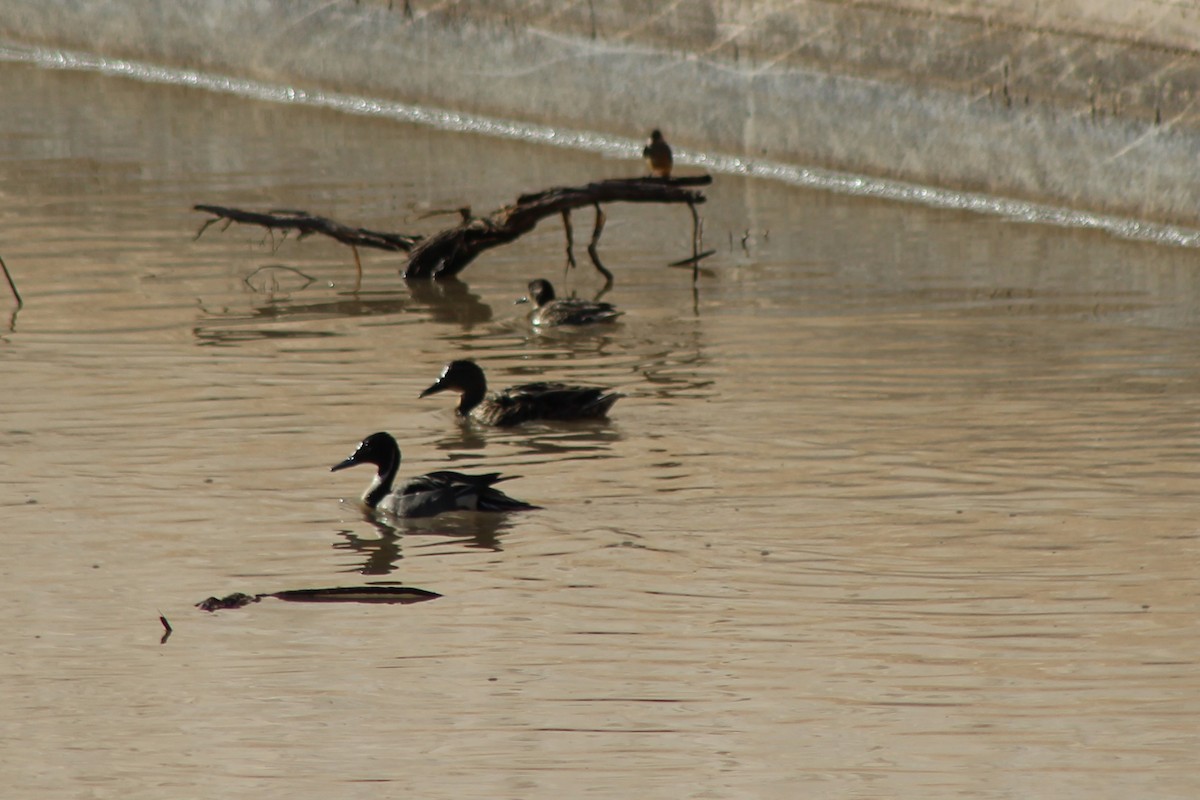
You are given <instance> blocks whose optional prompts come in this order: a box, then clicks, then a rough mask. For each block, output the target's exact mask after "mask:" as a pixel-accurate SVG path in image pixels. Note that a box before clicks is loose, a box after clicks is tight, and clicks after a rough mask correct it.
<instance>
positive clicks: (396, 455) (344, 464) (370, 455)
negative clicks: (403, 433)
mask: <svg viewBox="0 0 1200 800" xmlns="http://www.w3.org/2000/svg"><path fill="white" fill-rule="evenodd" d="M399 461H400V448H399V446H398V445H397V444H396V440H395V439H393V438H392V435H391V434H390V433H384V432H383V431H380V432H379V433H372V434H371V435H370V436H368V437H367V438H365V439H363V440H362V441H361V442H359V443H358V448H357V449H355V451H354V452H353V453H352V454H351V455H350V457H349V458H347V459H345V460H344V461H339V462H338V463H336V464H334V465H333V466H332V467H330V468H329V471H330V472H337V471H338V470H342V469H346V468H348V467H353V466H357V465H358V464H374V465H375V466H376V467H379V468H381V469H388V468H390V467H394V466H395V465H396V464H397V463H398V462H399Z"/></svg>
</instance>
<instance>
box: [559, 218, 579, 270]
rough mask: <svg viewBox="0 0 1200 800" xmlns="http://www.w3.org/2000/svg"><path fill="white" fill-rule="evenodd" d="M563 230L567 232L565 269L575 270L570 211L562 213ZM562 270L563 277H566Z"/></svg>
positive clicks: (573, 239)
mask: <svg viewBox="0 0 1200 800" xmlns="http://www.w3.org/2000/svg"><path fill="white" fill-rule="evenodd" d="M562 221H563V229H564V230H565V231H566V232H567V269H575V266H576V264H575V232H574V231H573V230H572V229H571V209H569V208H564V209H563V211H562ZM566 274H567V272H566V270H563V275H566Z"/></svg>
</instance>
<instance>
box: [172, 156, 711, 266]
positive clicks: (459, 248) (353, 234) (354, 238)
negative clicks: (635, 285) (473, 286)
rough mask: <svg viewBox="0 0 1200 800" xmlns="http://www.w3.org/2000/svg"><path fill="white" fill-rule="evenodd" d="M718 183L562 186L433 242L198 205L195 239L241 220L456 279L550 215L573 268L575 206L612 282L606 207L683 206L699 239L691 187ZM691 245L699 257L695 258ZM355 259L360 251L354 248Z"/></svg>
mask: <svg viewBox="0 0 1200 800" xmlns="http://www.w3.org/2000/svg"><path fill="white" fill-rule="evenodd" d="M710 183H712V178H711V177H710V176H708V175H698V176H695V177H685V178H615V179H612V180H606V181H597V182H595V183H589V184H586V185H584V186H560V187H554V188H551V189H546V190H544V191H541V192H536V193H534V194H524V195H521V196H520V197H518V198H517V202H515V203H513V204H511V205H507V206H505V207H503V208H501V209H498V210H496V211H493V212H492V213H491V214H489V215H487V216H486V217H473V216H471V215H470V213H469V211H466V210H464V211H463V213H462V217H463V219H462V222H461V223H459V224H458V225H455V226H454V227H451V228H446V229H445V230H442V231H439V232H438V233H435V234H433V235H432V236H428V237H422V236H417V235H406V234H399V233H383V232H379V231H370V230H367V229H365V228H351V227H349V226H346V225H343V224H341V223H339V222H335V221H333V220H330V219H326V218H324V217H318V216H314V215H311V214H308V213H307V212H304V211H272V212H267V213H260V212H255V211H243V210H240V209H236V208H226V207H224V206H214V205H197V206H195V209H196V210H197V211H203V212H205V213H208V214H212V215H213V218H212V219H210V220H208V221H207V222H205V223H204V225H203V226H201V228H200V230H199V231H198V232H197V233H196V237H197V238H199V237H200V235H201V234H202V233H204V231H205V230H207V229H208V227H209V226H210V225H212V224H213V223H215V222H217V221H218V220H225V221H226V224H225V227H226V228H227V227H228V226H229V225H230V224H232V223H234V222H238V223H241V224H247V225H260V226H262V227H264V228H267V229H268V230H272V231H274V230H282V231H284V232H287V231H292V230H295V231H299V234H300V238H303V237H305V236H309V235H311V234H314V233H320V234H323V235H325V236H330V237H332V238H334V239H336V240H337V241H339V242H342V243H343V244H347V245H350V246H351V247H353V248H358V247H371V248H375V249H377V250H389V251H393V252H406V253H408V263H407V264H406V265H405V268H404V278H405V279H406V280H414V279H425V278H451V277H454V276H455V275H457V274H458V273H459V272H461V271H462V270H463V269H465V268H466V267H467V265H468V264H470V263H471V262H472V261H474V260H475V258H476V257H477V256H478V255H479V254H480V253H482V252H484V251H485V250H489V249H491V248H493V247H498V246H500V245H503V244H508V243H509V242H512V241H515V240H516V239H518V238H519V237H521V236H523V235H524V234H526V233H529V232H530V231H531V230H533V229H534V227H536V226H537V224H538V222H540V221H541V220H543V219H545V218H546V217H550V216H555V215H558V216H561V217H562V219H563V223H564V226H565V228H566V231H567V258H568V260H569V261H570V262H572V263H573V262H574V255H573V254H572V253H571V247H572V243H573V239H572V235H571V228H570V225H571V221H570V219H571V218H570V212H571V211H572V210H573V209H576V208H583V207H585V206H593V207H594V208H595V209H596V214H597V217H596V226H595V229H594V231H593V234H592V241H591V244H590V245H588V253H589V255H590V256H591V257H592V263H593V264H594V265H595V266H596V269H598V270H599V271H600V272H601V273H603V274H604V275H605V277H606V279H607V280H608V282H609V283H610V284H611V282H612V273H610V272H609V271H608V270H607V269H605V268H604V265H603V264H601V263H600V260H599V256H598V255H597V252H596V244H597V242H598V240H599V237H600V232H601V231H602V230H603V228H604V215H603V212H602V211H601V210H600V205H601V204H602V203H684V204H686V205H688V206H689V207H690V208H691V210H692V219H693V226H694V230H693V240H694V241H696V240H698V237H699V224H700V223H699V216H698V215H697V214H696V211H695V207H696V205H698V204H700V203H703V202H704V200H705V197H704V195H703V193H701V192H699V191H696V190H694V189H692V188H689V187H695V186H706V185H708V184H710ZM695 249H696V248H695V245H693V255H695V252H694V251H695ZM356 255H357V250H356Z"/></svg>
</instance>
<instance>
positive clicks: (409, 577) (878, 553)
mask: <svg viewBox="0 0 1200 800" xmlns="http://www.w3.org/2000/svg"><path fill="white" fill-rule="evenodd" d="M0 101H2V103H3V108H4V109H5V113H4V115H3V116H0V222H2V224H0V255H2V256H3V258H4V259H5V261H6V263H7V264H8V266H9V268H10V270H11V271H12V272H13V274H14V277H15V279H16V280H17V283H18V286H19V288H20V289H21V291H22V293H23V295H24V298H25V307H24V308H23V309H21V310H20V312H19V313H16V314H15V315H14V316H10V315H11V314H12V303H11V301H9V299H8V296H7V294H5V293H3V292H0V376H2V381H3V384H2V385H3V391H2V392H0V398H2V399H0V411H2V417H0V420H2V421H0V506H2V509H3V511H2V513H3V520H4V521H3V537H2V539H0V542H2V544H0V547H3V560H2V561H0V598H2V599H3V602H4V606H5V608H6V609H7V613H5V614H4V615H3V617H2V618H0V648H2V650H3V658H2V659H0V698H2V700H3V706H4V714H3V725H0V753H3V755H0V780H3V782H4V784H5V785H6V786H7V787H8V788H7V790H6V791H11V792H12V795H11V796H13V797H39V798H81V797H87V798H110V797H111V798H142V797H145V798H162V797H171V798H181V797H221V796H253V797H261V798H274V797H280V798H282V797H287V798H290V799H292V800H294V799H296V798H328V797H338V798H368V797H369V798H376V797H380V796H401V795H402V794H404V795H408V796H413V797H425V798H429V797H446V798H463V797H488V798H494V797H511V798H563V797H640V798H681V797H696V798H794V797H863V798H866V797H870V798H882V797H888V798H893V797H895V798H901V797H902V798H932V797H970V798H1031V797H1037V798H1075V797H1079V798H1098V797H1104V798H1131V797H1145V798H1193V797H1196V796H1198V795H1200V773H1198V771H1197V769H1196V763H1197V762H1196V755H1195V754H1196V749H1197V744H1198V741H1197V740H1198V738H1200V737H1198V736H1197V733H1198V730H1200V724H1198V719H1200V669H1198V666H1200V665H1198V663H1197V662H1198V661H1200V636H1197V633H1200V631H1198V630H1197V612H1198V611H1200V579H1198V577H1197V576H1198V571H1197V564H1198V560H1197V556H1198V555H1200V546H1198V543H1197V533H1198V531H1200V520H1198V512H1200V500H1198V499H1197V487H1200V424H1198V423H1197V419H1198V413H1200V347H1198V346H1197V342H1198V341H1200V338H1198V334H1200V280H1198V279H1197V275H1198V274H1200V257H1198V256H1197V254H1196V253H1195V252H1191V251H1186V250H1174V249H1163V248H1158V247H1155V246H1152V245H1147V244H1137V243H1130V242H1122V241H1117V240H1114V239H1111V238H1108V237H1106V236H1104V235H1100V234H1096V233H1089V232H1082V231H1072V230H1060V229H1053V228H1047V227H1035V226H1028V225H1020V224H1013V223H1009V222H1006V221H1004V220H1002V219H996V218H983V217H978V216H971V215H966V214H960V213H952V212H946V211H929V210H924V209H921V208H916V207H905V206H896V205H889V204H883V203H879V202H875V201H870V200H863V199H849V198H845V197H839V196H834V195H828V194H820V193H814V192H810V191H801V190H796V189H790V188H788V187H786V186H781V185H773V184H769V183H761V182H749V181H745V180H741V179H738V178H731V177H721V176H718V178H717V180H716V183H715V184H714V185H713V186H712V187H711V189H710V191H709V192H708V195H709V198H710V201H709V203H708V204H707V205H706V206H705V207H704V209H703V212H704V218H705V235H706V242H707V244H709V245H710V246H713V247H715V248H716V249H717V254H716V255H715V256H714V257H713V258H711V259H710V260H709V261H708V262H706V263H707V264H708V266H709V268H710V270H711V274H710V275H708V276H706V277H704V278H703V279H702V280H701V282H700V284H699V287H698V290H697V291H696V292H695V293H693V290H692V287H691V283H690V276H689V275H688V274H687V273H685V272H681V271H678V270H672V269H668V268H666V266H665V264H666V263H667V262H668V261H671V260H674V259H676V258H680V257H683V256H684V255H686V254H687V252H688V248H689V247H690V218H689V216H688V214H687V212H686V210H681V209H678V208H670V207H634V206H614V207H612V208H610V209H609V223H608V227H607V230H606V234H605V238H604V240H603V242H602V247H601V250H602V253H603V255H604V257H605V259H606V263H607V264H608V265H609V266H610V267H611V268H612V269H613V270H614V271H615V272H616V274H617V283H616V286H615V288H614V289H613V291H612V292H611V293H609V295H608V296H607V297H606V299H608V300H611V301H612V302H614V303H616V304H618V305H619V306H621V307H622V308H623V309H625V310H626V311H627V316H626V317H625V318H624V322H623V323H622V324H620V325H617V326H615V327H612V328H610V329H606V330H603V331H600V332H595V333H587V334H576V335H569V334H559V335H548V336H547V335H536V334H534V333H533V332H531V331H530V329H529V327H528V326H527V325H526V324H525V323H524V321H523V318H522V317H521V309H520V307H514V306H513V305H512V300H513V299H514V298H516V297H518V296H520V295H521V294H522V293H523V291H524V285H525V283H526V282H527V281H528V280H529V279H530V278H533V277H538V276H545V277H549V278H551V279H553V280H555V281H556V283H557V284H558V285H559V289H560V291H572V290H574V291H577V292H579V293H580V294H583V295H591V294H593V293H594V292H595V291H596V290H597V289H599V287H600V281H599V280H598V279H597V276H596V274H595V273H593V272H592V271H590V269H589V268H587V267H582V268H580V269H579V270H577V271H575V272H574V273H571V274H569V275H565V276H564V270H563V260H564V259H563V255H562V246H563V242H562V234H561V227H560V226H559V225H558V224H557V223H553V222H548V223H546V224H545V225H544V226H543V227H542V228H540V229H539V230H538V231H536V232H535V233H534V234H532V235H530V236H528V237H526V238H524V239H522V240H521V241H520V242H518V243H516V244H514V245H512V246H509V247H506V248H503V249H500V250H496V251H493V252H492V253H490V254H488V255H486V256H484V257H483V258H482V259H480V260H479V261H478V262H477V263H476V264H474V265H473V266H471V267H470V268H469V269H468V270H467V271H466V272H465V273H464V275H463V278H464V282H463V283H461V284H451V285H448V286H412V287H405V285H404V284H403V283H402V282H401V281H400V279H399V277H398V275H397V269H398V268H399V266H400V262H399V260H398V259H396V258H395V257H393V256H389V255H385V254H379V253H364V254H363V255H364V258H363V262H364V274H363V276H362V280H361V285H360V286H358V287H356V285H355V284H356V278H355V273H354V265H353V261H352V259H351V258H350V255H349V253H348V251H347V250H345V249H344V248H342V247H341V246H338V245H335V244H332V243H328V242H324V241H318V240H315V239H310V240H305V241H302V242H297V241H295V240H294V239H290V238H289V239H280V238H279V237H276V238H275V240H274V241H272V240H271V238H270V237H269V236H265V235H264V233H263V232H262V231H259V230H257V229H249V228H239V227H236V226H235V227H233V228H230V229H229V230H227V231H225V232H221V231H220V230H219V229H218V228H216V227H213V228H210V229H209V230H208V231H207V232H206V233H205V234H204V236H203V237H201V238H200V239H199V240H196V241H194V240H193V234H194V233H195V231H196V230H197V229H198V228H199V226H200V224H201V223H202V222H203V220H204V215H201V214H197V213H195V212H193V211H191V210H190V207H191V205H192V204H193V203H198V202H201V203H203V202H207V203H219V204H226V205H234V206H242V207H248V208H258V209H266V208H301V209H307V210H310V211H312V212H315V213H321V214H325V215H328V216H332V217H335V218H337V219H340V220H344V221H347V222H350V223H354V224H361V225H365V226H368V227H373V228H380V229H385V230H400V231H408V232H425V233H427V232H430V231H432V230H435V229H436V228H437V227H439V226H440V225H444V224H449V222H450V221H451V218H449V217H445V216H441V217H426V216H425V215H426V214H427V213H428V212H430V211H431V210H437V209H446V208H450V209H453V208H457V207H458V206H461V205H465V204H470V205H472V206H474V208H475V209H476V210H478V211H485V210H489V209H492V208H495V207H497V206H499V205H501V204H503V203H505V202H508V201H510V200H511V199H513V198H514V197H515V196H516V194H518V193H520V192H523V191H529V190H533V189H538V188H542V187H545V186H550V185H555V184H570V183H576V182H581V181H587V180H591V179H595V178H598V177H604V176H623V175H628V174H636V173H637V172H638V171H640V165H639V164H637V163H634V162H620V161H614V160H604V159H601V158H599V157H597V156H592V155H586V154H576V153H571V152H566V151H561V150H553V149H538V148H535V147H533V146H530V145H526V144H521V143H514V142H504V141H493V140H488V139H483V138H479V137H475V136H467V135H458V134H452V133H445V132H436V131H432V130H428V129H423V128H415V127H406V126H403V125H400V124H396V123H393V122H388V121H382V120H372V119H365V118H360V117H351V116H344V115H339V114H336V113H333V112H328V111H319V110H312V109H304V108H291V107H286V106H280V105H268V104H259V103H253V102H250V101H245V100H239V99H237V98H231V97H223V96H217V95H212V94H207V93H203V92H199V91H192V90H187V89H181V88H171V87H164V86H150V85H145V84H139V83H136V82H132V81H125V80H121V79H116V78H105V77H98V76H94V75H87V74H79V73H66V72H55V71H46V70H39V69H36V68H33V67H29V66H21V65H13V64H4V65H0ZM590 224H591V219H590V214H579V215H577V226H578V228H579V230H577V234H578V237H579V238H581V239H582V238H585V237H586V234H587V232H588V230H589V228H590ZM580 255H581V256H582V252H581V253H580ZM0 288H2V287H0ZM462 356H470V357H473V358H475V359H477V360H478V361H480V362H481V363H482V364H483V365H484V366H485V367H486V369H487V370H488V372H489V374H490V376H491V377H492V379H493V381H494V382H495V383H498V384H500V383H507V382H516V381H520V380H526V379H529V378H533V377H535V376H546V377H552V378H561V379H568V380H572V381H579V382H586V383H597V384H604V385H608V386H613V387H616V388H618V389H619V390H620V391H621V392H623V393H624V394H625V395H626V397H625V398H624V399H623V400H621V401H620V402H619V403H618V404H617V406H616V408H615V410H614V415H613V418H612V420H611V421H610V422H608V423H605V424H589V425H574V426H565V427H564V426H537V425H533V426H527V427H523V428H520V429H517V430H511V431H499V432H494V431H486V430H475V429H470V428H466V429H464V428H463V427H461V426H459V425H458V424H457V423H456V421H455V420H454V418H453V415H452V413H451V406H452V404H453V399H452V398H451V397H447V396H435V397H433V398H429V399H426V400H418V399H417V394H418V392H419V391H420V390H421V389H422V388H424V387H425V386H427V385H429V384H430V383H431V382H432V381H433V379H434V378H435V377H436V375H437V373H438V371H439V369H440V368H441V365H442V364H443V363H444V362H446V361H448V360H450V359H452V358H457V357H462ZM381 429H385V430H390V431H392V432H394V433H395V434H396V436H397V437H398V439H399V440H400V442H401V446H402V447H403V449H404V454H405V464H404V466H403V467H402V470H403V471H405V472H418V471H426V470H430V469H440V468H452V469H462V470H475V469H483V470H502V471H505V472H509V473H515V474H519V475H521V476H522V477H521V478H520V479H518V480H514V481H512V482H511V483H509V484H507V487H508V489H509V491H510V492H511V493H512V494H514V495H515V496H517V497H520V498H522V499H525V500H528V501H531V502H535V503H537V504H539V505H542V506H544V507H545V510H543V511H538V512H534V513H528V514H524V515H514V516H509V517H507V518H503V519H484V520H480V519H454V518H441V519H438V520H435V521H426V522H423V523H419V524H418V523H413V524H405V525H402V526H400V527H389V526H387V525H384V524H380V523H377V522H374V521H372V520H370V519H368V518H365V517H364V516H363V514H362V513H361V511H360V510H359V509H358V507H357V506H356V505H355V503H354V500H355V498H356V497H357V496H358V494H359V493H360V492H361V491H362V489H363V488H364V486H365V484H366V482H367V481H368V479H369V475H368V474H367V473H366V470H352V471H348V472H340V473H337V474H330V473H329V472H328V468H329V466H330V465H332V464H333V463H335V462H336V461H338V460H340V459H341V458H343V457H344V456H346V455H348V454H349V452H350V451H351V450H352V449H353V447H354V445H355V444H356V442H357V441H358V440H359V439H361V438H362V437H363V436H364V435H366V434H368V433H371V432H372V431H375V430H381ZM343 499H345V500H346V501H345V502H344V501H343ZM387 582H396V583H404V584H407V585H413V586H419V587H422V588H425V589H430V590H433V591H437V592H440V593H441V594H443V595H444V597H442V598H441V599H438V600H436V601H433V602H427V603H421V604H416V605H408V606H381V605H357V604H337V605H305V604H293V603H285V602H281V601H276V600H265V601H263V602H262V603H259V604H257V605H253V606H250V607H248V608H245V609H241V610H236V611H224V612H218V613H215V614H207V613H204V612H202V611H199V610H197V609H195V608H194V607H193V604H194V603H196V602H197V601H199V600H202V599H204V598H205V597H207V596H209V595H224V594H228V593H231V592H235V591H244V592H248V593H257V592H270V591H276V590H281V589H299V588H311V587H324V586H356V585H364V584H368V583H387ZM160 612H161V613H162V614H164V615H165V616H166V617H168V618H169V619H170V621H171V623H172V624H173V625H174V627H175V633H174V635H173V636H172V637H171V638H170V639H169V640H168V641H167V642H166V643H165V644H162V645H160V644H159V637H160V635H161V633H162V630H161V628H160V626H159V622H158V615H159V613H160Z"/></svg>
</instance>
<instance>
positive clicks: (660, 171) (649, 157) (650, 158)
mask: <svg viewBox="0 0 1200 800" xmlns="http://www.w3.org/2000/svg"><path fill="white" fill-rule="evenodd" d="M642 157H643V158H645V159H646V167H647V168H648V169H649V170H650V174H651V175H652V176H654V177H655V178H669V177H671V166H672V165H673V161H674V159H672V157H671V146H670V145H669V144H667V140H666V139H664V138H663V135H662V131H660V130H659V129H658V128H655V129H654V130H652V131H650V141H648V142H646V146H645V147H644V148H642Z"/></svg>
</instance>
